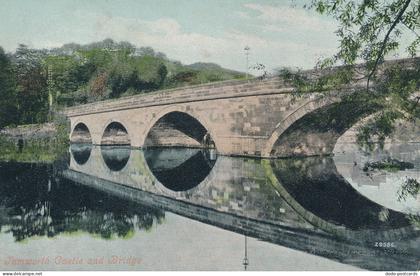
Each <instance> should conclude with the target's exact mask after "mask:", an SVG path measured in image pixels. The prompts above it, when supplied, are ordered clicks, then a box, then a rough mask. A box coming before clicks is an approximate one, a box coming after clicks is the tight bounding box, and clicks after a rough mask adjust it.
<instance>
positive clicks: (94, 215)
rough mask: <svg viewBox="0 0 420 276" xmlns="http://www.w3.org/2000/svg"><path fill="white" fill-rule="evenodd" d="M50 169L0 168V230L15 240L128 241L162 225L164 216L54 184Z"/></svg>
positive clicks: (70, 185)
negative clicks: (82, 236) (76, 237)
mask: <svg viewBox="0 0 420 276" xmlns="http://www.w3.org/2000/svg"><path fill="white" fill-rule="evenodd" d="M52 172H53V171H52V168H51V166H48V165H31V164H20V163H14V164H10V163H8V164H4V163H3V164H0V184H1V185H0V216H1V218H0V229H1V230H2V232H6V233H12V235H13V237H14V238H15V240H16V241H22V240H25V239H28V238H30V237H33V236H47V237H54V236H57V235H59V234H61V233H67V234H69V233H76V232H87V233H89V234H92V235H93V236H97V237H100V238H103V239H112V238H130V237H132V236H133V235H134V233H135V232H136V231H138V230H149V229H151V228H152V226H153V225H154V224H160V223H161V222H162V221H163V219H164V212H163V211H162V210H159V209H154V208H149V207H145V206H141V205H139V204H136V203H132V202H127V201H124V200H120V199H119V198H117V197H114V196H111V195H108V194H105V193H102V192H99V191H96V190H94V189H90V188H87V187H84V186H79V185H75V184H73V183H71V182H68V181H60V182H57V181H55V179H54V177H53V173H52Z"/></svg>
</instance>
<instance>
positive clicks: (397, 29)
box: [283, 0, 420, 149]
mask: <svg viewBox="0 0 420 276" xmlns="http://www.w3.org/2000/svg"><path fill="white" fill-rule="evenodd" d="M308 7H309V8H311V9H315V10H316V11H317V12H318V13H320V14H326V15H329V16H332V17H334V19H336V21H337V23H338V28H337V31H336V34H337V36H338V38H339V42H340V44H339V48H338V51H337V53H336V54H335V55H334V56H333V57H330V58H327V59H325V60H323V61H321V62H320V64H319V67H320V68H321V69H326V68H329V67H331V66H334V65H342V66H341V67H340V68H336V69H335V70H331V71H333V73H332V74H326V75H323V76H321V77H319V78H317V79H315V80H314V79H311V78H307V77H305V76H302V74H290V72H287V71H284V72H283V75H284V76H286V78H287V79H289V80H292V81H293V83H294V84H295V85H296V86H297V87H298V90H300V91H307V90H311V89H312V90H320V91H325V90H331V89H328V88H331V86H337V85H343V84H347V83H350V82H356V81H360V80H365V81H366V87H365V89H362V90H361V91H358V93H355V96H353V98H352V99H353V100H354V99H355V98H356V97H358V99H359V101H363V102H372V103H375V104H377V105H378V106H380V107H381V108H380V110H379V113H377V114H376V116H374V118H372V119H370V120H369V122H368V123H367V124H366V125H365V126H364V127H363V128H361V129H360V131H359V135H358V142H359V143H360V144H361V145H365V146H368V148H370V149H373V147H374V143H373V142H372V141H373V140H374V139H373V138H377V139H379V141H380V142H382V144H381V143H380V145H383V141H384V140H385V138H386V137H387V136H389V135H390V134H392V132H393V130H394V124H395V122H396V121H397V120H398V119H405V120H419V119H420V111H419V107H418V103H419V100H420V95H419V94H418V91H419V88H420V78H419V77H418V76H419V75H420V60H419V59H413V60H412V65H410V66H401V65H400V64H399V63H394V64H392V65H388V66H386V67H381V65H382V63H383V62H384V61H385V58H388V57H389V56H390V55H391V54H396V53H397V52H398V51H404V50H405V51H406V54H407V55H408V56H410V57H415V56H416V55H417V53H418V47H419V44H420V37H419V29H420V2H419V1H413V0H389V1H378V0H361V1H353V0H313V1H312V3H311V4H310V5H309V6H308ZM405 43H406V44H407V45H405V46H404V44H405ZM357 63H364V65H363V66H360V65H357ZM379 72H380V74H378V73H379ZM372 83H374V85H372Z"/></svg>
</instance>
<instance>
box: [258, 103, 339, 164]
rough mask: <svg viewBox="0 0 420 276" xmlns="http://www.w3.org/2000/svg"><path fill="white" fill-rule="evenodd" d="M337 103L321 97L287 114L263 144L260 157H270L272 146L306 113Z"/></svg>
mask: <svg viewBox="0 0 420 276" xmlns="http://www.w3.org/2000/svg"><path fill="white" fill-rule="evenodd" d="M339 101H340V99H339V98H337V97H322V96H321V97H319V98H317V99H315V100H313V101H309V102H306V103H305V104H303V105H302V106H300V107H299V108H298V109H296V110H295V111H294V112H292V113H291V114H289V115H288V116H287V117H286V118H285V119H283V120H282V121H280V122H279V123H278V124H277V125H276V127H275V129H274V131H273V132H272V134H271V135H270V138H269V139H268V140H267V142H266V143H265V146H264V149H263V152H262V156H264V157H270V156H271V155H272V154H271V151H272V149H273V147H274V144H275V143H276V142H277V140H278V139H279V138H280V136H281V135H282V134H283V133H284V132H285V131H286V130H287V129H288V128H289V127H290V126H292V125H293V124H294V123H295V122H297V121H298V120H299V119H301V118H302V117H304V116H305V115H307V114H308V113H311V112H313V111H315V110H318V109H320V108H323V107H326V106H329V105H332V104H334V103H336V102H339Z"/></svg>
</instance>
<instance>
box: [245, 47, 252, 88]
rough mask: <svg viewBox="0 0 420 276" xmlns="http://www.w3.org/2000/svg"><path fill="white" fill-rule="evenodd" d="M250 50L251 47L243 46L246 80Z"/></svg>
mask: <svg viewBox="0 0 420 276" xmlns="http://www.w3.org/2000/svg"><path fill="white" fill-rule="evenodd" d="M250 50H251V48H249V46H248V45H247V46H245V48H244V51H245V56H246V79H247V80H248V70H249V51H250Z"/></svg>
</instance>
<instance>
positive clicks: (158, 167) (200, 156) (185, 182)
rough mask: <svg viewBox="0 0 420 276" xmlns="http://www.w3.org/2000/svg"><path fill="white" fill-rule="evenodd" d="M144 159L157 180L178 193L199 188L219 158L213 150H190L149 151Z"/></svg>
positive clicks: (154, 149)
mask: <svg viewBox="0 0 420 276" xmlns="http://www.w3.org/2000/svg"><path fill="white" fill-rule="evenodd" d="M144 157H145V159H146V162H147V165H148V166H149V169H150V171H151V172H152V173H153V175H154V176H155V177H156V179H157V180H158V181H159V182H160V183H162V185H164V186H165V187H166V188H168V189H170V190H172V191H176V192H179V191H187V190H190V189H192V188H194V187H196V186H198V185H199V184H200V183H201V182H202V181H203V180H204V179H205V178H206V177H207V176H208V175H209V174H210V172H211V170H212V168H213V166H214V164H215V163H216V158H217V157H216V155H215V154H214V153H213V152H212V151H211V150H203V149H188V148H152V149H147V150H146V151H145V152H144Z"/></svg>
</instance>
